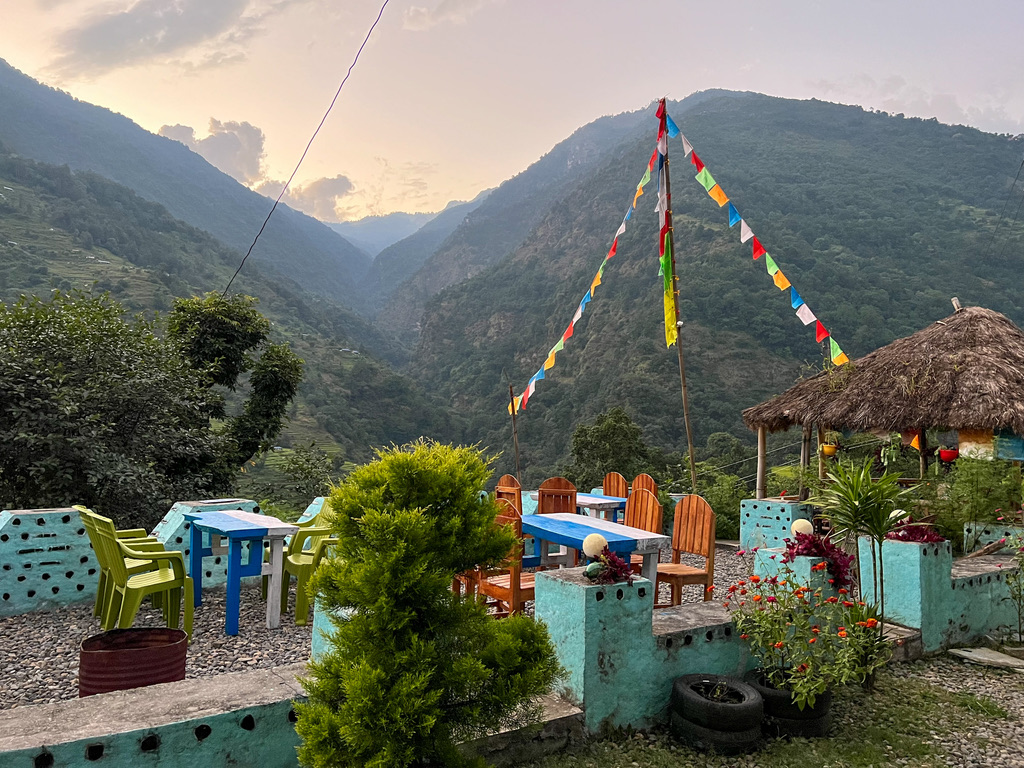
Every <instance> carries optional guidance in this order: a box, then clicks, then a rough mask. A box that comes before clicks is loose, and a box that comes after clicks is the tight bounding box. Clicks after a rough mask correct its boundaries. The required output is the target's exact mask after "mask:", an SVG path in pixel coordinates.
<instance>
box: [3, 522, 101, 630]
mask: <svg viewBox="0 0 1024 768" xmlns="http://www.w3.org/2000/svg"><path fill="white" fill-rule="evenodd" d="M97 568H98V566H97V563H96V558H95V556H94V555H93V552H92V546H91V545H90V544H89V537H88V535H86V532H85V528H84V526H83V525H82V521H81V519H80V518H79V516H78V512H77V511H75V510H73V509H55V510H14V511H10V510H7V511H4V512H0V616H14V615H17V614H22V613H28V612H30V611H40V610H53V609H54V608H56V607H58V606H62V605H70V604H72V603H77V602H82V601H84V600H88V601H92V600H95V599H96V584H97V582H98V581H99V575H98V572H97Z"/></svg>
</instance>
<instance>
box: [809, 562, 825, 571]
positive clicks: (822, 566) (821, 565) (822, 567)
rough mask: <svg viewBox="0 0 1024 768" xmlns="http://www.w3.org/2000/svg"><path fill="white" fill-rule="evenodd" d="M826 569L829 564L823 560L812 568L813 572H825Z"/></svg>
mask: <svg viewBox="0 0 1024 768" xmlns="http://www.w3.org/2000/svg"><path fill="white" fill-rule="evenodd" d="M826 568H828V563H826V562H825V561H824V560H822V561H821V562H820V563H817V564H815V565H812V566H811V570H812V571H824V570H825V569H826Z"/></svg>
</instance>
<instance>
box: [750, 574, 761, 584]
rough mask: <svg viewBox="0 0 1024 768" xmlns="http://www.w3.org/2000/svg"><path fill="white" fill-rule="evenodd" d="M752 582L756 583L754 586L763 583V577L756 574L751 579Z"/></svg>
mask: <svg viewBox="0 0 1024 768" xmlns="http://www.w3.org/2000/svg"><path fill="white" fill-rule="evenodd" d="M750 581H751V582H752V583H754V584H757V583H758V582H759V581H761V577H760V576H758V575H757V574H754V575H753V576H751V577H750Z"/></svg>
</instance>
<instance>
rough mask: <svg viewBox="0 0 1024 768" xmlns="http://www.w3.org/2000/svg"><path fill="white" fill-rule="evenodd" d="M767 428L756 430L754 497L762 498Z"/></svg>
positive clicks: (765, 473)
mask: <svg viewBox="0 0 1024 768" xmlns="http://www.w3.org/2000/svg"><path fill="white" fill-rule="evenodd" d="M767 447H768V428H767V427H765V426H760V427H758V428H757V484H756V489H755V493H754V495H755V496H756V497H757V498H759V499H763V498H764V493H765V485H766V484H765V478H766V477H767V474H768V451H767Z"/></svg>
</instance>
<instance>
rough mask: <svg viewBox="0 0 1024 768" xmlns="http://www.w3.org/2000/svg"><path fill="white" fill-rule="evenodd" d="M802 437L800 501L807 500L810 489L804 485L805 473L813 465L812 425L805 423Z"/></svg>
mask: <svg viewBox="0 0 1024 768" xmlns="http://www.w3.org/2000/svg"><path fill="white" fill-rule="evenodd" d="M802 432H803V434H802V435H801V438H800V501H807V497H808V495H810V489H809V488H805V487H804V473H805V472H806V471H807V468H808V467H809V466H810V465H811V425H810V424H804V426H803V430H802Z"/></svg>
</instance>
